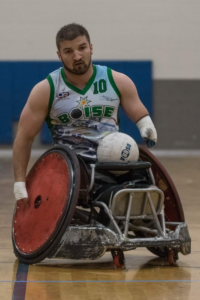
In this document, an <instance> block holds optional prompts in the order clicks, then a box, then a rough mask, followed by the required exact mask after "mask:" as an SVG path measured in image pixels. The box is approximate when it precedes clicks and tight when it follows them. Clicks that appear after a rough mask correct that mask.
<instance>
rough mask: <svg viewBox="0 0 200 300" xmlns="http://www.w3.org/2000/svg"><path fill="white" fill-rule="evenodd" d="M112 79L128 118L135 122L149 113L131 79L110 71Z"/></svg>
mask: <svg viewBox="0 0 200 300" xmlns="http://www.w3.org/2000/svg"><path fill="white" fill-rule="evenodd" d="M112 74H113V78H114V81H115V83H116V85H117V87H118V89H119V91H120V94H121V106H122V107H123V109H124V111H125V112H126V114H127V115H128V116H129V118H130V119H131V120H132V121H133V122H134V123H137V121H139V120H140V119H141V118H143V117H144V116H147V115H148V114H149V113H148V111H147V109H146V107H145V106H144V105H143V104H142V102H141V101H140V98H139V96H138V92H137V89H136V86H135V84H134V83H133V81H132V80H131V79H130V78H129V77H128V76H126V75H124V74H122V73H118V72H115V71H112Z"/></svg>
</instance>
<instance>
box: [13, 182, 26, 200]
mask: <svg viewBox="0 0 200 300" xmlns="http://www.w3.org/2000/svg"><path fill="white" fill-rule="evenodd" d="M14 195H15V199H16V201H17V200H21V199H25V198H28V193H27V190H26V183H25V182H21V181H18V182H15V184H14Z"/></svg>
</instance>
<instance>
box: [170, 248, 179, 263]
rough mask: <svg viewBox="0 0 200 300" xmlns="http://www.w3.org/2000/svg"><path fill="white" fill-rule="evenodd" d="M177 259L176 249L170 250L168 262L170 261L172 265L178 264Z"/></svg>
mask: <svg viewBox="0 0 200 300" xmlns="http://www.w3.org/2000/svg"><path fill="white" fill-rule="evenodd" d="M177 259H178V258H177V257H176V255H175V253H174V251H172V250H171V251H169V253H168V262H169V264H170V266H177V264H176V261H177Z"/></svg>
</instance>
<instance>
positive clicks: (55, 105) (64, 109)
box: [46, 65, 120, 142]
mask: <svg viewBox="0 0 200 300" xmlns="http://www.w3.org/2000/svg"><path fill="white" fill-rule="evenodd" d="M47 79H48V81H49V84H50V88H51V93H50V101H49V114H48V116H47V118H46V121H47V124H48V127H49V129H50V131H51V134H52V137H53V139H54V141H57V142H58V141H61V142H62V141H66V142H67V141H72V140H75V139H76V138H78V139H81V140H82V139H83V140H84V139H86V140H90V141H93V142H97V141H98V140H99V139H100V138H102V137H104V136H105V135H107V134H109V133H111V132H116V131H119V126H118V108H119V103H120V92H119V90H118V88H117V86H116V84H115V82H114V80H113V76H112V71H111V69H110V68H107V67H105V66H95V65H93V75H92V77H91V78H90V80H89V81H88V83H87V85H86V86H85V87H84V89H82V90H81V89H78V88H77V87H75V86H73V85H71V84H70V83H69V82H67V80H66V77H65V73H64V69H63V68H60V69H58V70H56V71H54V72H52V73H50V75H49V76H48V77H47Z"/></svg>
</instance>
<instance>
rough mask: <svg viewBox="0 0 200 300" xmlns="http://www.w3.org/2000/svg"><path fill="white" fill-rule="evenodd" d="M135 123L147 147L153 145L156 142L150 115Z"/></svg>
mask: <svg viewBox="0 0 200 300" xmlns="http://www.w3.org/2000/svg"><path fill="white" fill-rule="evenodd" d="M136 125H137V127H138V129H139V131H140V134H141V137H142V138H143V139H144V141H145V142H146V144H147V146H148V148H151V147H154V146H155V144H156V142H157V132H156V128H155V126H154V124H153V122H152V120H151V118H150V116H145V117H143V118H142V119H140V120H139V121H138V122H137V123H136Z"/></svg>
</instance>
